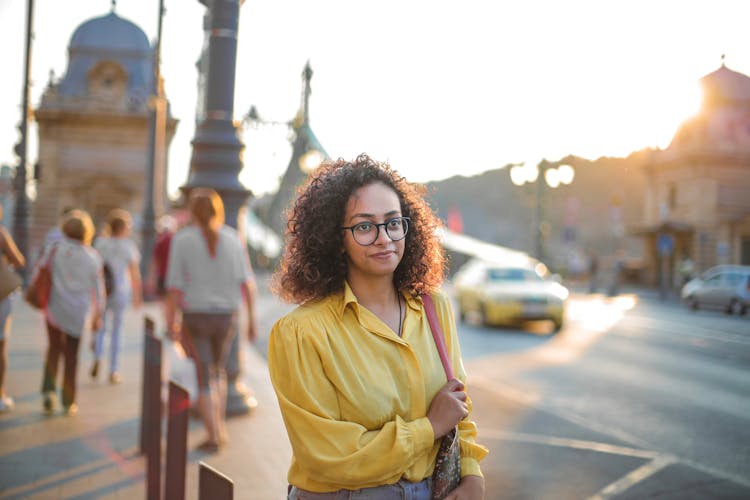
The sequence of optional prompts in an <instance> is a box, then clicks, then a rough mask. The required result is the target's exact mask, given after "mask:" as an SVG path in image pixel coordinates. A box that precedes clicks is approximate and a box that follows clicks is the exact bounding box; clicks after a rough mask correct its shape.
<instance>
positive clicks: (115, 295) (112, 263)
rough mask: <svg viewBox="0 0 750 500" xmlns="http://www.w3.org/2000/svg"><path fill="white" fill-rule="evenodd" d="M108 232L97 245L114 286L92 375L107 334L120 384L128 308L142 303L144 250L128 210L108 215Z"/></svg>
mask: <svg viewBox="0 0 750 500" xmlns="http://www.w3.org/2000/svg"><path fill="white" fill-rule="evenodd" d="M107 226H108V233H109V234H108V236H100V237H99V238H97V239H96V241H95V242H94V248H96V250H97V251H98V252H99V254H100V255H101V256H102V259H103V261H104V264H105V265H106V266H108V267H109V270H110V272H111V276H112V289H111V291H110V292H109V296H108V297H107V309H106V312H105V317H104V321H103V322H102V327H101V328H100V329H99V331H98V332H97V333H96V337H95V339H94V363H93V365H92V367H91V371H90V375H91V378H94V379H95V378H97V376H98V375H99V369H100V364H101V360H102V357H103V356H104V338H105V336H106V334H107V331H109V333H110V337H109V382H110V383H111V384H118V383H120V380H121V375H120V346H121V344H122V323H123V319H124V314H125V311H126V309H127V308H128V307H129V306H130V305H131V304H132V305H133V306H135V307H139V306H140V305H141V303H142V295H141V294H142V285H141V271H140V262H141V254H140V252H139V251H138V247H137V246H136V244H135V242H134V241H133V240H132V239H131V238H130V232H131V227H132V221H131V217H130V214H129V213H128V212H127V211H126V210H122V209H119V208H118V209H114V210H112V211H111V212H110V213H109V214H108V216H107Z"/></svg>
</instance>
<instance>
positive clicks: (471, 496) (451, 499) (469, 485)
mask: <svg viewBox="0 0 750 500" xmlns="http://www.w3.org/2000/svg"><path fill="white" fill-rule="evenodd" d="M483 498H484V478H483V477H481V476H464V477H463V478H462V479H461V482H460V483H459V485H458V487H457V488H456V489H455V490H453V491H451V492H450V493H448V496H446V497H445V500H482V499H483Z"/></svg>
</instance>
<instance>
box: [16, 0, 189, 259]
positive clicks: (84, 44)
mask: <svg viewBox="0 0 750 500" xmlns="http://www.w3.org/2000/svg"><path fill="white" fill-rule="evenodd" d="M153 58H154V49H153V48H152V46H151V44H150V43H149V41H148V39H147V37H146V34H145V33H144V32H143V30H141V28H139V27H138V26H137V25H135V24H134V23H132V22H131V21H128V20H126V19H123V18H122V17H119V16H118V15H117V14H116V13H115V12H114V10H113V11H112V12H110V13H109V14H107V15H104V16H101V17H97V18H94V19H90V20H88V21H85V22H84V23H83V24H81V25H80V26H79V27H78V28H77V29H76V30H75V32H74V33H73V36H72V37H71V39H70V44H69V46H68V67H67V69H66V72H65V75H64V76H63V77H62V78H61V79H60V80H59V81H55V80H54V78H53V77H51V78H50V82H49V83H48V85H47V88H46V89H45V92H44V94H43V96H42V99H41V103H40V105H39V106H38V108H37V109H36V110H35V118H36V121H37V124H38V130H39V155H38V158H39V166H40V168H41V175H39V177H40V178H39V179H38V181H37V195H36V199H35V200H34V202H33V205H32V215H31V231H30V235H29V239H30V248H31V251H32V255H33V254H34V252H35V250H36V249H38V248H39V247H40V245H41V244H42V243H43V241H44V236H45V234H46V232H47V231H48V230H49V229H50V228H51V227H53V226H54V225H55V224H56V223H57V222H58V218H59V215H60V213H61V211H62V210H63V209H64V208H66V207H75V208H83V209H85V210H87V211H88V212H89V213H90V214H91V216H92V217H93V218H94V222H95V223H96V224H97V227H98V226H99V225H100V224H101V223H102V222H103V221H104V218H105V217H106V214H107V212H109V210H111V209H113V208H124V209H126V210H128V211H129V212H130V213H131V214H132V215H133V217H134V221H135V222H136V226H137V225H138V224H139V221H140V216H141V214H142V213H143V208H144V203H145V200H144V194H145V193H146V186H147V183H148V182H154V193H155V200H154V204H155V211H156V214H157V216H158V215H160V214H161V213H163V212H164V211H165V210H166V209H167V203H168V199H167V194H166V165H167V161H166V159H167V151H168V147H169V144H170V142H171V140H172V138H173V136H174V133H175V129H176V126H177V120H176V119H175V118H173V117H172V116H171V114H170V113H169V112H167V119H166V123H165V126H164V128H165V136H164V142H163V144H164V147H163V149H162V150H161V151H159V152H158V153H157V155H156V161H155V168H154V169H155V173H154V176H153V179H149V178H148V177H149V175H148V171H149V161H150V160H149V157H148V151H149V116H150V111H149V100H150V97H151V96H152V95H153V94H154V90H155V88H156V86H155V84H154V83H155V82H154V78H155V77H154V60H153ZM162 84H163V82H159V85H162ZM167 109H169V108H168V106H167Z"/></svg>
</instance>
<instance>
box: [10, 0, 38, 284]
mask: <svg viewBox="0 0 750 500" xmlns="http://www.w3.org/2000/svg"><path fill="white" fill-rule="evenodd" d="M26 11H27V12H26V59H25V62H24V76H23V98H22V101H23V103H22V104H21V108H22V109H21V128H20V132H21V138H20V140H19V142H18V144H16V148H15V152H16V154H17V155H18V159H19V161H18V168H16V177H15V179H14V182H13V187H14V188H15V191H16V206H15V210H14V212H13V239H14V240H15V241H16V245H18V249H19V250H20V251H21V253H22V254H23V255H24V256H26V258H27V259H28V258H29V254H28V239H29V238H28V236H29V197H28V195H27V194H26V177H27V176H26V163H27V161H28V140H27V138H28V132H29V90H30V89H29V78H30V76H31V41H32V39H33V37H32V26H33V22H34V0H28V2H27V4H26ZM22 275H23V278H24V281H26V279H27V278H28V273H27V272H26V268H24V269H23V270H22Z"/></svg>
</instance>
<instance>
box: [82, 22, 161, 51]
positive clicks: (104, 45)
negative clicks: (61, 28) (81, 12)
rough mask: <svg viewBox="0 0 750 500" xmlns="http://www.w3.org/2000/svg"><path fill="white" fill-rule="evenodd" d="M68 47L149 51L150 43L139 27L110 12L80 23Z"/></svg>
mask: <svg viewBox="0 0 750 500" xmlns="http://www.w3.org/2000/svg"><path fill="white" fill-rule="evenodd" d="M69 49H70V50H71V51H76V50H79V49H96V50H97V51H100V50H107V51H144V52H149V51H150V50H151V45H150V44H149V42H148V37H146V34H145V33H144V32H143V30H142V29H141V28H139V27H138V26H136V25H135V24H134V23H132V22H130V21H128V20H127V19H123V18H122V17H120V16H118V15H117V14H115V13H114V12H110V13H109V14H107V15H104V16H101V17H95V18H93V19H89V20H88V21H85V22H84V23H83V24H81V25H80V26H79V27H78V28H77V29H76V30H75V32H74V33H73V36H72V38H71V39H70V46H69Z"/></svg>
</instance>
